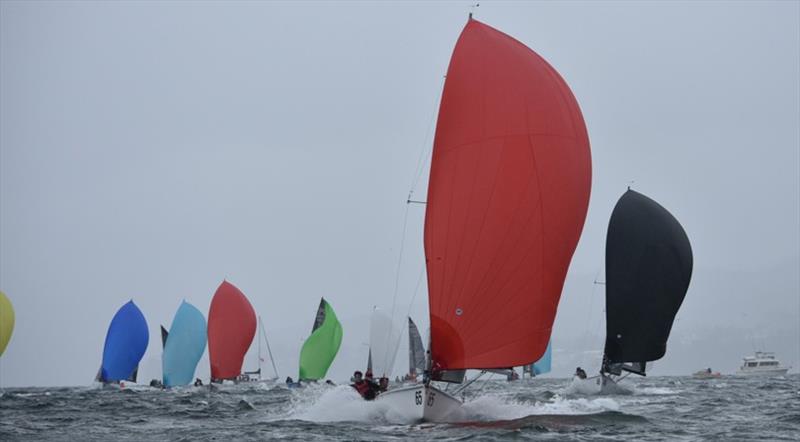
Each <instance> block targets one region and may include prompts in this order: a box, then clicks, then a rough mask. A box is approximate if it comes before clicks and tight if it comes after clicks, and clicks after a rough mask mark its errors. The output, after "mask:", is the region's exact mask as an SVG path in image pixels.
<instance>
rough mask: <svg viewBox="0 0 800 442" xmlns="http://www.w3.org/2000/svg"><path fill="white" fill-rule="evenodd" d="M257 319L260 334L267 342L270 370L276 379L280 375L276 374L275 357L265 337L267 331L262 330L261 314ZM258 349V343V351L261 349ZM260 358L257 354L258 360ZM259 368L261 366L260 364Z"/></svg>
mask: <svg viewBox="0 0 800 442" xmlns="http://www.w3.org/2000/svg"><path fill="white" fill-rule="evenodd" d="M258 320H259V327H260V328H261V336H263V337H264V343H265V344H267V354H269V360H270V362H271V363H272V371H274V372H275V379H278V378H280V376H278V367H276V366H275V358H274V357H273V356H272V349H271V348H270V347H269V339H267V332H266V331H264V321H261V316H259V317H258ZM260 349H261V347H260V345H259V353H260V351H261V350H260ZM260 360H261V359H260V356H259V361H260ZM259 368H261V366H260V365H259Z"/></svg>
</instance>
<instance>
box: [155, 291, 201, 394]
mask: <svg viewBox="0 0 800 442" xmlns="http://www.w3.org/2000/svg"><path fill="white" fill-rule="evenodd" d="M205 350H206V318H205V317H204V316H203V314H202V313H201V312H200V310H198V309H197V308H196V307H195V306H193V305H191V304H189V303H188V302H186V301H183V303H182V304H181V306H180V307H178V311H177V312H176V313H175V318H174V319H173V320H172V327H170V329H169V334H168V336H167V342H166V344H164V354H163V356H162V359H161V369H162V372H163V382H164V386H165V387H175V386H179V385H188V384H190V383H191V382H192V381H193V380H194V371H195V369H196V368H197V363H198V362H200V358H201V357H202V356H203V352H204V351H205Z"/></svg>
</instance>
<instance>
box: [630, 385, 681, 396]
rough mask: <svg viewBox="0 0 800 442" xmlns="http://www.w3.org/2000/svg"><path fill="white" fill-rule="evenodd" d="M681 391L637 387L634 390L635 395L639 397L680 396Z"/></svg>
mask: <svg viewBox="0 0 800 442" xmlns="http://www.w3.org/2000/svg"><path fill="white" fill-rule="evenodd" d="M680 392H681V390H673V389H671V388H664V387H639V386H637V387H636V389H635V390H634V394H637V395H653V396H663V395H672V394H679V393H680Z"/></svg>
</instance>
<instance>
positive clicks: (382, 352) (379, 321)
mask: <svg viewBox="0 0 800 442" xmlns="http://www.w3.org/2000/svg"><path fill="white" fill-rule="evenodd" d="M400 331H401V329H400V327H398V326H396V324H394V323H393V322H392V318H390V317H389V316H388V315H387V314H385V313H383V312H382V311H381V310H378V309H377V308H376V309H375V310H374V311H373V312H372V319H371V321H370V327H369V346H370V351H371V352H372V374H373V375H374V376H375V377H376V378H380V377H387V378H390V377H391V376H392V371H393V369H394V362H395V358H396V356H397V350H398V346H399V343H400Z"/></svg>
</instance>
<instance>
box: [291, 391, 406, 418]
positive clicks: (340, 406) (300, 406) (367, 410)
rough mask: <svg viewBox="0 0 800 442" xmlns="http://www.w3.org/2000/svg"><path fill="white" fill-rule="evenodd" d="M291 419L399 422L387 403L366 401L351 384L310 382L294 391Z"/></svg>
mask: <svg viewBox="0 0 800 442" xmlns="http://www.w3.org/2000/svg"><path fill="white" fill-rule="evenodd" d="M293 393H294V395H293V397H292V407H291V411H290V412H289V416H287V417H288V418H289V419H299V420H304V421H310V422H343V421H352V422H376V421H378V422H380V421H384V422H396V423H401V422H398V421H397V420H396V419H397V416H393V413H392V412H391V410H389V408H388V407H387V406H386V404H383V403H381V402H379V401H365V400H364V399H362V398H361V396H359V394H358V393H357V392H356V391H355V390H354V389H353V388H351V387H350V386H349V385H339V386H336V387H326V386H309V387H306V388H304V389H301V390H295V391H293Z"/></svg>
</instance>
